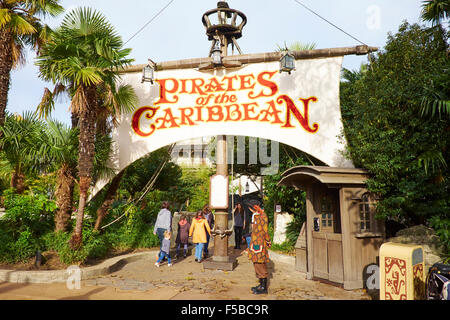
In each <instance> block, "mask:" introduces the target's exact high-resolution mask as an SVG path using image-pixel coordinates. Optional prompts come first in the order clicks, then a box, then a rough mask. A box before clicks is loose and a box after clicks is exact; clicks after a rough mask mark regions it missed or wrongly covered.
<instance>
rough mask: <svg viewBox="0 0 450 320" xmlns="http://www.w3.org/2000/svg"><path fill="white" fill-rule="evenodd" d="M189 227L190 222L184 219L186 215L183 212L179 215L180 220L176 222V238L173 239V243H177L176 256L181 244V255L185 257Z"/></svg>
mask: <svg viewBox="0 0 450 320" xmlns="http://www.w3.org/2000/svg"><path fill="white" fill-rule="evenodd" d="M190 227H191V224H190V223H189V222H188V221H187V220H186V216H185V215H184V214H183V215H181V218H180V222H178V233H177V239H176V240H175V243H176V244H177V251H176V257H177V258H178V251H179V250H180V247H181V245H182V244H183V246H184V248H183V249H184V252H183V253H184V254H183V257H184V258H186V253H187V247H188V239H189V228H190Z"/></svg>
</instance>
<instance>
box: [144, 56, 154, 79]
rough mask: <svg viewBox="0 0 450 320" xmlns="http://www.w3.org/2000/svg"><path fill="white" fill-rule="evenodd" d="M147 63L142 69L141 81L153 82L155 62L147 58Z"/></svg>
mask: <svg viewBox="0 0 450 320" xmlns="http://www.w3.org/2000/svg"><path fill="white" fill-rule="evenodd" d="M148 62H149V63H148V64H147V65H146V66H145V67H144V68H143V69H142V81H141V82H142V83H143V82H151V84H153V80H154V73H155V67H154V66H155V63H154V62H153V61H151V60H150V59H148Z"/></svg>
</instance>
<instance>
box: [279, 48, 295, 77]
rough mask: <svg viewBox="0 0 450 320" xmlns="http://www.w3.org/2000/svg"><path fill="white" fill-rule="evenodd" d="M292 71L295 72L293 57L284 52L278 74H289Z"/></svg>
mask: <svg viewBox="0 0 450 320" xmlns="http://www.w3.org/2000/svg"><path fill="white" fill-rule="evenodd" d="M293 70H295V57H294V55H293V54H291V53H289V52H288V51H286V52H285V53H284V54H283V55H282V57H281V59H280V73H281V72H283V71H284V72H287V73H289V74H291V71H293Z"/></svg>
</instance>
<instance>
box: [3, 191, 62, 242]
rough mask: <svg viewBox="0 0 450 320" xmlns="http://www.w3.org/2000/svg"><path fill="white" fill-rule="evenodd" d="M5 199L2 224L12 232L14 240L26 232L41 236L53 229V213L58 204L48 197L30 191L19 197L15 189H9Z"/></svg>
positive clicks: (4, 194)
mask: <svg viewBox="0 0 450 320" xmlns="http://www.w3.org/2000/svg"><path fill="white" fill-rule="evenodd" d="M3 197H4V206H5V209H6V213H5V215H4V216H3V218H2V223H3V224H4V225H5V226H7V227H8V228H9V229H10V230H11V233H12V234H13V237H14V238H16V237H18V236H19V235H20V233H21V232H25V231H30V232H32V233H33V235H36V236H39V235H40V234H42V233H45V232H46V231H48V230H51V228H53V212H54V211H55V210H56V204H55V201H53V200H49V199H48V198H47V196H45V195H43V194H40V193H35V194H33V193H32V192H30V191H29V192H26V193H25V194H21V195H18V194H15V193H14V190H13V189H8V190H5V191H4V193H3Z"/></svg>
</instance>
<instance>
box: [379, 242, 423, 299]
mask: <svg viewBox="0 0 450 320" xmlns="http://www.w3.org/2000/svg"><path fill="white" fill-rule="evenodd" d="M424 271H425V264H424V259H423V247H422V246H419V245H411V244H402V243H393V242H386V243H383V244H382V245H381V247H380V300H422V299H424V298H425V272H424Z"/></svg>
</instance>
